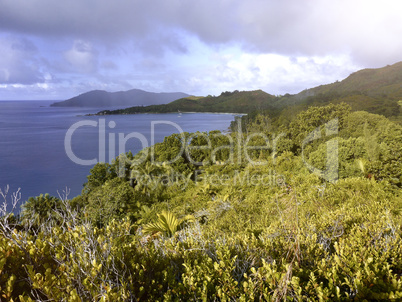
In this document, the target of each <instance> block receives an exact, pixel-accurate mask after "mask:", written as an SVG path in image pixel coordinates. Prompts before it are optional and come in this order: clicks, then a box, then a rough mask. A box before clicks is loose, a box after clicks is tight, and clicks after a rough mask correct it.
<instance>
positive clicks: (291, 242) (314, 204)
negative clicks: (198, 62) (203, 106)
mask: <svg viewBox="0 0 402 302" xmlns="http://www.w3.org/2000/svg"><path fill="white" fill-rule="evenodd" d="M334 117H337V118H338V122H339V125H340V131H339V133H338V143H339V150H338V151H339V160H340V162H339V180H338V181H337V182H334V183H329V182H326V181H325V180H323V179H322V178H321V177H319V175H315V174H313V173H311V172H310V171H309V169H308V168H307V167H306V164H305V161H308V162H309V163H311V164H313V165H314V166H316V167H319V168H324V167H325V153H326V151H327V150H326V148H325V147H326V144H327V142H328V140H329V139H332V138H331V137H330V138H326V137H323V138H322V139H317V140H315V141H314V142H312V143H311V144H309V145H308V146H305V147H304V151H303V152H302V144H303V137H304V136H305V135H306V134H308V133H309V132H311V131H313V130H314V129H315V128H317V127H320V126H321V125H323V123H326V122H328V120H331V119H333V118H334ZM303 120H304V121H305V122H304V123H303V122H302V121H303ZM267 122H269V120H268V121H267V119H266V118H265V117H259V118H258V119H256V120H254V121H250V123H249V124H248V125H247V129H246V132H245V133H241V134H239V133H232V134H230V138H229V137H228V136H226V135H223V134H221V133H219V132H211V133H208V134H205V133H204V134H203V133H196V134H188V133H187V134H184V135H183V136H179V135H172V136H171V137H168V138H166V139H165V141H164V142H163V143H160V144H157V145H156V146H155V159H156V160H157V161H159V162H165V161H167V160H169V159H171V158H172V157H174V154H175V153H174V152H175V151H177V149H178V148H179V145H180V143H181V140H186V142H187V143H188V145H189V146H194V147H196V146H204V145H205V144H206V141H207V140H208V139H210V140H211V141H212V144H213V145H214V146H215V147H219V152H216V153H214V152H211V150H209V149H208V148H193V149H191V150H190V151H189V153H188V154H187V155H184V154H183V156H181V157H180V158H178V159H177V161H175V162H174V163H173V164H171V165H166V164H155V163H152V162H151V160H150V157H149V154H148V155H146V150H144V151H143V152H142V153H140V154H137V155H135V156H134V157H133V156H131V155H130V154H129V155H128V157H130V160H132V161H131V162H132V165H130V164H125V165H124V171H123V172H124V173H123V174H124V175H123V177H118V173H117V168H118V167H119V161H120V160H122V158H117V159H116V161H115V162H114V163H112V164H98V165H96V166H95V167H94V168H93V169H92V170H91V175H89V176H88V182H87V183H86V185H85V187H84V189H83V193H82V195H81V196H79V197H76V198H74V199H68V196H60V197H59V198H54V197H51V196H48V195H42V196H39V197H36V198H32V199H30V200H29V201H28V202H27V203H26V204H25V205H24V208H23V212H22V214H21V216H20V217H15V216H13V214H12V213H7V212H6V209H7V207H4V208H3V209H2V215H1V216H2V217H1V219H0V296H1V298H0V299H1V300H2V301H3V300H4V301H35V300H36V301H38V300H39V301H44V300H46V301H92V300H94V301H199V300H200V301H232V300H236V301H237V300H239V301H261V300H268V301H271V300H272V301H281V300H306V301H328V300H331V301H332V300H333V301H344V300H364V299H366V300H401V299H402V279H401V276H402V250H401V249H402V239H401V237H402V236H401V235H402V227H401V226H402V212H401V211H402V195H401V180H402V179H401V160H400V159H401V157H402V155H401V152H402V148H401V143H402V140H401V128H400V127H399V126H397V125H395V124H392V123H390V122H389V121H388V120H386V119H385V118H382V117H379V116H376V115H371V114H368V113H364V112H353V113H351V112H350V110H348V107H347V106H345V105H343V104H341V105H337V106H329V107H327V108H322V107H320V108H310V109H309V111H307V112H303V113H302V114H300V115H299V116H298V117H297V118H296V119H295V120H294V121H293V122H292V123H291V124H290V126H289V128H288V129H287V131H286V132H284V134H283V135H281V136H280V139H281V140H278V141H277V142H278V148H276V149H275V150H273V148H270V149H266V148H265V149H264V148H250V149H249V153H248V154H247V156H246V155H245V154H244V149H242V150H240V151H239V150H238V149H237V148H236V147H234V148H233V152H234V154H232V155H233V158H234V159H236V161H234V162H230V160H229V159H230V158H231V152H230V151H231V150H232V149H230V148H228V147H227V146H228V145H229V146H230V145H231V144H233V145H234V146H237V143H238V142H239V141H241V143H242V144H243V145H242V146H243V147H244V146H247V145H250V144H251V145H252V146H254V147H256V146H262V145H261V137H262V136H261V135H254V136H253V137H252V139H249V140H247V138H246V137H245V136H246V135H251V134H252V133H265V135H266V136H267V137H270V138H272V136H273V133H272V132H270V130H269V129H267V128H265V126H266V125H267V124H269V123H267ZM323 130H324V129H323ZM264 131H266V132H264ZM272 141H273V140H271V142H272ZM225 146H226V148H225ZM144 154H145V155H144ZM143 156H145V157H144V158H145V160H144V161H143V162H141V163H139V161H136V159H137V160H138V158H141V157H143ZM147 156H148V157H147ZM189 158H192V159H194V161H190V160H189ZM246 159H247V160H246ZM261 162H264V163H265V164H263V165H261V164H259V163H261ZM199 163H202V166H200V165H199ZM120 167H121V165H120ZM120 172H121V171H120ZM132 172H135V173H132ZM180 175H181V176H180ZM183 175H185V176H186V177H183ZM0 193H1V195H3V199H4V201H5V202H7V201H8V202H11V204H13V205H15V204H16V203H17V201H18V194H14V195H12V196H9V195H7V192H5V191H0Z"/></svg>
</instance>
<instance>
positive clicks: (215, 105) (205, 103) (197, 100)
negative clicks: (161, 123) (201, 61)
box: [99, 90, 276, 114]
mask: <svg viewBox="0 0 402 302" xmlns="http://www.w3.org/2000/svg"><path fill="white" fill-rule="evenodd" d="M275 101H276V97H275V96H273V95H270V94H268V93H266V92H264V91H262V90H256V91H237V90H236V91H233V92H222V93H221V95H219V96H207V97H194V96H193V97H186V98H182V99H178V100H176V101H173V102H171V103H169V104H166V105H153V106H145V107H139V106H137V107H130V108H126V109H119V110H113V111H110V110H105V111H102V112H100V113H99V114H135V113H167V112H178V111H181V112H232V113H248V112H252V111H255V110H265V109H271V110H273V105H272V104H273V103H274V102H275Z"/></svg>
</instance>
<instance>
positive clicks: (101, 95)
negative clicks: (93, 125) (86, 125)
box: [51, 89, 189, 108]
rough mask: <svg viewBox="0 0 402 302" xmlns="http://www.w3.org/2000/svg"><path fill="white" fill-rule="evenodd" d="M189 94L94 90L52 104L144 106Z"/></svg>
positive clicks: (57, 105)
mask: <svg viewBox="0 0 402 302" xmlns="http://www.w3.org/2000/svg"><path fill="white" fill-rule="evenodd" d="M187 96H189V95H188V94H186V93H183V92H161V93H155V92H148V91H144V90H140V89H131V90H128V91H118V92H107V91H104V90H92V91H89V92H86V93H83V94H80V95H78V96H76V97H73V98H71V99H68V100H66V101H63V102H57V103H54V104H52V105H51V106H54V107H98V108H99V107H111V106H122V107H129V106H143V105H155V104H167V103H169V102H172V101H174V100H177V99H180V98H183V97H187Z"/></svg>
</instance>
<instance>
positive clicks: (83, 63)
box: [64, 40, 98, 73]
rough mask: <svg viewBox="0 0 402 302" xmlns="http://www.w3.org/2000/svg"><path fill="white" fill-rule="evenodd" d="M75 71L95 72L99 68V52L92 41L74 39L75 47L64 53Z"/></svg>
mask: <svg viewBox="0 0 402 302" xmlns="http://www.w3.org/2000/svg"><path fill="white" fill-rule="evenodd" d="M64 57H65V59H66V60H67V61H68V63H70V67H71V69H72V70H73V71H76V72H79V73H93V72H95V71H96V70H97V68H98V66H97V64H98V60H97V53H96V51H95V50H94V49H93V48H92V45H91V43H89V42H85V41H82V40H76V41H74V44H73V47H72V48H71V49H69V50H68V51H66V52H65V53H64Z"/></svg>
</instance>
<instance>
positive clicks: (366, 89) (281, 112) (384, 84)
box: [98, 62, 402, 123]
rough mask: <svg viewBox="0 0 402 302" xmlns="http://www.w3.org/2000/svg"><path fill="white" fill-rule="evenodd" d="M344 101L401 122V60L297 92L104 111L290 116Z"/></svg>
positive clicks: (196, 99)
mask: <svg viewBox="0 0 402 302" xmlns="http://www.w3.org/2000/svg"><path fill="white" fill-rule="evenodd" d="M329 103H333V104H340V103H347V104H349V105H350V106H351V108H352V110H353V111H358V110H364V111H367V112H370V113H375V114H381V115H383V116H385V117H387V118H390V119H391V120H393V121H396V122H399V123H402V115H401V107H402V62H399V63H396V64H394V65H389V66H386V67H383V68H377V69H363V70H360V71H357V72H355V73H352V74H351V75H350V76H349V77H347V78H346V79H344V80H342V81H340V82H335V83H332V84H327V85H321V86H317V87H314V88H310V89H306V90H303V91H301V92H300V93H298V94H295V95H291V94H285V95H284V96H274V95H271V94H268V93H266V92H264V91H262V90H255V91H237V90H235V91H233V92H222V93H221V94H220V95H219V96H210V95H209V96H207V97H195V96H188V97H184V98H181V99H177V100H175V101H173V102H171V103H169V104H164V105H152V106H135V107H130V108H126V109H119V110H114V111H111V110H105V111H102V112H99V113H98V114H99V115H104V114H134V113H165V112H178V111H183V112H238V113H251V112H256V111H259V112H262V111H264V112H269V115H270V117H272V118H278V117H279V116H282V118H287V119H289V118H291V116H295V115H296V114H297V113H298V112H301V111H303V110H306V109H307V108H308V107H310V106H325V105H328V104H329Z"/></svg>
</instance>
